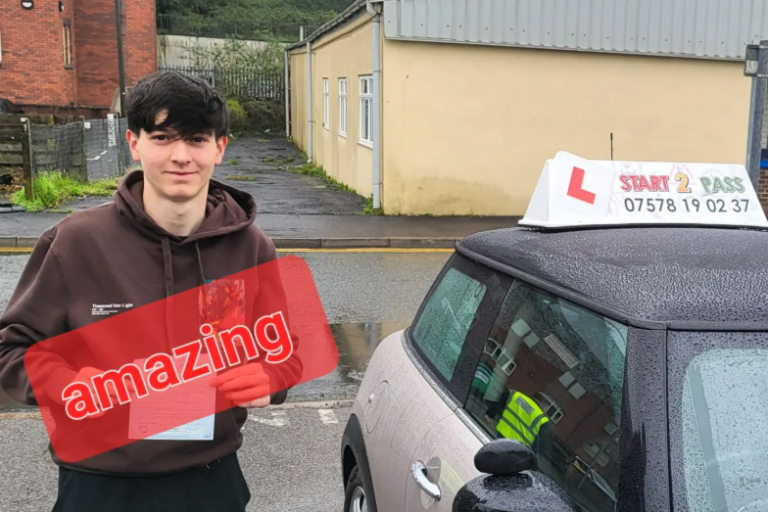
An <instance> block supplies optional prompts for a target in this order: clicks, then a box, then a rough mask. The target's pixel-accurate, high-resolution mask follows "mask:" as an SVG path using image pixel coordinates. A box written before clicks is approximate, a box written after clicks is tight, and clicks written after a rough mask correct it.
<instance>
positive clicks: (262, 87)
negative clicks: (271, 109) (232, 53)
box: [158, 66, 285, 103]
mask: <svg viewBox="0 0 768 512" xmlns="http://www.w3.org/2000/svg"><path fill="white" fill-rule="evenodd" d="M158 71H161V72H167V71H178V72H180V73H184V74H187V75H193V76H199V77H202V78H204V79H206V80H207V81H208V83H210V84H211V85H212V86H213V87H214V88H216V90H218V91H219V92H220V93H221V94H223V95H224V96H225V97H227V98H231V97H236V98H244V99H245V98H247V99H268V100H273V101H277V102H280V103H283V102H284V101H285V73H284V71H276V72H267V71H262V70H260V69H256V68H248V67H243V68H237V69H226V70H221V69H201V68H195V67H186V66H163V67H160V68H158Z"/></svg>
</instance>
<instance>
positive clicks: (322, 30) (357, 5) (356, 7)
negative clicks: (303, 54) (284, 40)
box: [285, 0, 366, 51]
mask: <svg viewBox="0 0 768 512" xmlns="http://www.w3.org/2000/svg"><path fill="white" fill-rule="evenodd" d="M365 5H366V0H355V1H354V2H352V3H351V4H350V5H349V7H347V8H346V9H344V10H343V11H342V12H341V13H339V15H338V16H336V17H335V18H333V19H332V20H330V21H328V22H327V23H325V24H324V25H321V26H320V27H318V29H317V30H315V31H314V32H312V33H311V34H309V35H307V36H306V37H305V38H304V39H302V40H301V41H298V42H296V43H293V44H291V45H288V46H286V47H285V49H286V50H288V51H290V50H294V49H296V48H300V47H302V46H304V45H306V44H307V43H308V42H313V41H315V40H316V39H319V38H320V37H322V36H324V35H325V34H327V33H328V32H331V31H333V30H335V29H336V28H339V27H341V26H343V25H345V24H346V23H347V21H348V20H350V19H352V18H355V17H357V16H358V14H359V13H360V11H361V10H363V9H365Z"/></svg>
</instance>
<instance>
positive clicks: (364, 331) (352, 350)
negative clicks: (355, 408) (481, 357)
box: [0, 322, 408, 411]
mask: <svg viewBox="0 0 768 512" xmlns="http://www.w3.org/2000/svg"><path fill="white" fill-rule="evenodd" d="M406 327H408V323H403V322H389V323H359V324H332V325H331V332H332V333H333V337H334V339H335V340H336V346H337V347H338V350H339V365H338V366H337V367H336V369H335V370H334V371H332V372H331V373H329V374H328V375H326V376H324V377H321V378H319V379H315V380H312V381H310V382H305V383H304V384H301V385H300V386H297V387H296V388H294V389H292V390H291V391H290V395H291V401H301V402H304V401H313V400H343V399H352V398H354V397H355V395H356V394H357V389H358V386H359V385H360V382H361V381H362V380H363V376H364V375H365V370H366V368H367V367H368V362H369V361H370V360H371V356H372V355H373V351H374V350H376V347H378V346H379V343H381V341H382V340H383V339H384V338H386V337H387V336H389V335H390V334H392V333H395V332H397V331H400V330H402V329H405V328H406ZM22 408H25V409H27V407H24V406H22V405H20V404H16V403H13V402H12V401H11V400H10V399H9V398H8V397H7V396H6V395H5V393H3V392H2V390H0V411H8V410H11V409H22Z"/></svg>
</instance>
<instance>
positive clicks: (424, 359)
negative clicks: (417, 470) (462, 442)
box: [365, 254, 503, 512]
mask: <svg viewBox="0 0 768 512" xmlns="http://www.w3.org/2000/svg"><path fill="white" fill-rule="evenodd" d="M500 283H501V281H500V279H499V277H498V275H497V274H496V273H495V272H494V271H492V270H491V269H489V268H487V267H484V266H482V265H479V264H477V263H475V262H473V261H471V260H469V259H468V258H466V257H464V256H461V255H459V254H454V255H453V256H452V257H451V259H450V260H449V261H448V262H447V263H446V265H445V267H444V268H443V270H442V271H441V273H440V275H439V276H438V277H437V279H436V280H435V282H434V283H433V286H432V287H431V290H430V292H429V293H428V294H427V297H426V298H425V300H424V301H423V303H422V305H421V307H420V308H419V311H418V312H417V313H416V316H415V319H414V322H413V324H412V326H411V327H409V328H408V329H406V331H405V333H404V339H403V341H402V345H401V348H402V352H403V353H402V354H400V353H398V354H396V357H397V358H398V359H400V358H401V357H403V358H406V359H408V362H407V363H405V364H402V365H398V366H399V369H398V370H397V372H396V373H395V374H394V375H392V376H390V377H389V379H388V382H387V383H386V393H382V392H381V391H377V392H374V393H372V394H371V395H372V400H373V402H374V404H376V410H375V416H376V417H377V418H378V419H377V420H376V421H375V428H373V429H371V431H370V432H368V439H367V450H368V452H369V464H370V469H371V475H372V480H373V486H374V489H375V493H376V505H377V509H378V511H379V512H403V510H405V509H404V505H405V498H406V485H407V484H408V482H409V479H410V468H411V464H412V462H413V459H412V455H413V453H414V449H415V447H416V445H417V444H418V443H419V442H420V441H421V440H422V439H423V438H424V436H425V435H426V433H427V432H428V431H429V430H430V429H431V428H432V427H434V426H435V425H436V424H439V423H440V422H441V421H442V420H443V419H445V418H446V417H448V416H449V415H450V414H452V411H453V410H454V409H455V408H457V407H459V405H460V403H461V400H460V399H459V398H457V395H456V391H455V390H456V389H457V386H459V384H457V383H459V382H460V380H461V375H463V373H465V372H464V368H467V367H468V365H470V364H471V363H468V361H469V360H471V359H472V358H476V357H477V348H476V347H477V344H475V345H474V347H475V348H472V346H471V344H469V343H468V340H470V339H474V338H477V336H478V335H477V334H476V333H478V332H480V330H482V329H485V330H486V331H487V329H488V327H489V325H488V322H487V320H486V321H485V323H483V322H481V321H480V319H481V318H482V315H480V313H481V312H482V311H486V310H487V309H488V303H489V301H491V300H492V297H493V293H489V290H497V289H498V288H499V286H500ZM496 295H497V296H498V295H501V296H503V293H502V294H499V293H498V292H496ZM497 300H498V299H497ZM391 348H395V347H391ZM372 363H373V361H372ZM380 387H381V386H380ZM464 387H465V388H466V384H465V385H464ZM370 399H371V397H369V400H370ZM371 405H373V404H371ZM365 423H366V425H368V424H369V420H368V418H367V417H366V420H365ZM366 428H368V427H366Z"/></svg>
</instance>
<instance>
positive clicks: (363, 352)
mask: <svg viewBox="0 0 768 512" xmlns="http://www.w3.org/2000/svg"><path fill="white" fill-rule="evenodd" d="M285 254H293V253H281V256H282V255H285ZM296 255H298V256H300V257H302V258H304V259H305V260H306V261H307V263H308V264H309V266H310V269H311V271H312V275H313V277H314V279H315V284H316V286H317V289H318V293H319V295H320V298H321V300H322V302H323V307H324V308H325V312H326V316H327V317H328V321H329V323H330V324H331V330H332V332H333V334H334V338H335V339H336V344H337V347H338V349H339V366H338V367H337V368H336V370H334V371H333V372H332V373H330V374H329V375H326V376H324V377H322V378H320V379H316V380H313V381H310V382H306V383H304V384H301V385H300V386H297V387H296V388H294V389H292V390H291V392H290V398H289V400H290V401H291V402H308V401H316V400H345V399H352V398H354V396H355V394H356V392H357V388H358V386H359V382H360V381H361V379H362V376H363V374H364V372H365V368H366V366H367V364H368V361H369V360H370V357H371V354H372V353H373V350H374V349H375V348H376V346H377V345H378V343H379V342H380V341H381V340H382V339H384V338H385V337H386V336H387V335H389V334H391V333H393V332H395V331H397V330H400V329H403V328H405V327H406V326H408V325H409V324H410V322H411V320H412V319H413V315H414V313H415V311H416V310H417V308H418V307H419V304H420V303H421V300H422V299H423V297H424V295H425V293H426V292H427V291H428V289H429V286H430V285H431V284H432V281H433V280H434V278H435V276H436V275H437V273H438V272H439V271H440V268H441V267H442V265H443V264H444V263H445V261H446V260H447V259H448V257H449V256H450V254H449V253H421V252H418V253H313V252H301V253H296ZM27 259H28V256H27V255H18V256H0V311H4V310H5V307H6V305H7V303H8V300H9V299H10V297H11V294H12V293H13V289H14V287H15V286H16V283H17V282H18V279H19V276H20V275H21V272H22V271H23V269H24V265H25V264H26V261H27ZM4 401H5V402H7V399H5V400H4V397H2V396H0V409H3V408H4V407H3V405H2V403H1V402H4ZM16 406H17V405H16ZM5 409H6V410H7V409H8V407H7V406H6V407H5Z"/></svg>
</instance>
